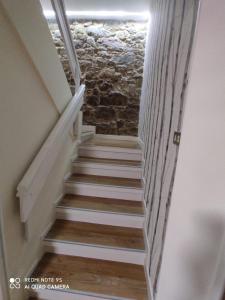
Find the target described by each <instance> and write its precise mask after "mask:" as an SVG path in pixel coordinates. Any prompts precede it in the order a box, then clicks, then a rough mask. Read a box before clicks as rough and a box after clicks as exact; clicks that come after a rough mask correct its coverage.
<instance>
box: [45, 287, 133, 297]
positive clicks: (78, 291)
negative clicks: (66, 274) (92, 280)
mask: <svg viewBox="0 0 225 300" xmlns="http://www.w3.org/2000/svg"><path fill="white" fill-rule="evenodd" d="M43 290H48V291H57V292H61V293H68V294H74V295H83V296H89V297H99V298H101V299H103V300H133V299H132V298H124V297H117V296H113V295H112V296H111V295H107V294H100V293H94V292H89V291H84V290H74V289H71V288H69V289H54V290H52V289H48V288H45V289H43Z"/></svg>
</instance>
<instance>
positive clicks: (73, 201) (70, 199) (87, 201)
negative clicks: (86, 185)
mask: <svg viewBox="0 0 225 300" xmlns="http://www.w3.org/2000/svg"><path fill="white" fill-rule="evenodd" d="M58 206H60V207H67V208H74V209H76V208H77V209H87V210H96V211H104V212H115V213H121V214H135V215H144V207H143V203H142V202H141V201H129V200H120V199H110V198H109V199H108V198H100V197H89V196H81V195H72V194H68V195H65V196H64V197H63V199H62V200H61V202H60V203H59V205H58Z"/></svg>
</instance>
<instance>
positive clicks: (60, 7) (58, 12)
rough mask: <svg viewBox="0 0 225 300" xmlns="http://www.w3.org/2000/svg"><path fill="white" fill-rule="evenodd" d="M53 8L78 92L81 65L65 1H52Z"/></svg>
mask: <svg viewBox="0 0 225 300" xmlns="http://www.w3.org/2000/svg"><path fill="white" fill-rule="evenodd" d="M51 3H52V8H53V10H54V12H55V16H56V20H57V23H58V26H59V30H60V32H61V36H62V37H63V40H64V45H65V48H66V52H67V55H68V58H69V65H70V69H71V72H72V74H73V78H74V81H75V88H76V91H78V89H79V87H80V78H81V71H80V65H79V61H78V58H77V54H76V49H75V47H74V42H73V37H72V34H71V31H70V26H69V22H68V20H67V16H66V10H65V7H64V1H63V0H51Z"/></svg>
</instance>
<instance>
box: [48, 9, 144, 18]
mask: <svg viewBox="0 0 225 300" xmlns="http://www.w3.org/2000/svg"><path fill="white" fill-rule="evenodd" d="M43 13H44V16H45V17H46V18H54V17H55V12H54V11H53V10H44V11H43ZM66 15H67V16H68V17H77V18H86V19H94V18H98V19H110V18H113V19H138V20H148V19H149V18H150V13H149V12H146V11H145V12H127V11H72V10H67V11H66Z"/></svg>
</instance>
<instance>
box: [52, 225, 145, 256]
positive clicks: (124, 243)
mask: <svg viewBox="0 0 225 300" xmlns="http://www.w3.org/2000/svg"><path fill="white" fill-rule="evenodd" d="M46 239H47V240H60V241H65V242H70V243H81V244H91V245H99V246H104V247H113V248H126V249H131V250H133V249H136V250H142V251H144V249H145V244H144V237H143V231H142V230H141V229H137V228H125V227H118V226H109V225H100V224H91V223H84V222H75V221H67V220H56V221H55V223H54V225H53V226H52V228H51V230H50V231H49V233H48V234H47V236H46Z"/></svg>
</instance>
